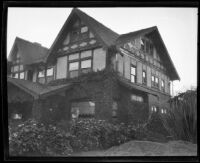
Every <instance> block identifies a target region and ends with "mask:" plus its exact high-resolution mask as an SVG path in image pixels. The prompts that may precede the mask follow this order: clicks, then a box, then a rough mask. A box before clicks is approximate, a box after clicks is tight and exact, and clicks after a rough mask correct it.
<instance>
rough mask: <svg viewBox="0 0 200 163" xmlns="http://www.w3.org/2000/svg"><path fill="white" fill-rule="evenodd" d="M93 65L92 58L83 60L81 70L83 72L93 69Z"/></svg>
mask: <svg viewBox="0 0 200 163" xmlns="http://www.w3.org/2000/svg"><path fill="white" fill-rule="evenodd" d="M91 67H92V60H91V59H88V60H83V61H81V72H82V73H87V72H89V71H90V70H91Z"/></svg>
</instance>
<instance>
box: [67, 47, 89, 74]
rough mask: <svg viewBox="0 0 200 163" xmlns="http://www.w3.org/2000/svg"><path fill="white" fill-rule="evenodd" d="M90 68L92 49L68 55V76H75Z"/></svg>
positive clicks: (86, 71)
mask: <svg viewBox="0 0 200 163" xmlns="http://www.w3.org/2000/svg"><path fill="white" fill-rule="evenodd" d="M91 70H92V51H91V50H87V51H82V52H81V53H76V54H71V55H69V77H70V78H73V77H77V76H78V75H79V74H81V73H88V72H90V71H91Z"/></svg>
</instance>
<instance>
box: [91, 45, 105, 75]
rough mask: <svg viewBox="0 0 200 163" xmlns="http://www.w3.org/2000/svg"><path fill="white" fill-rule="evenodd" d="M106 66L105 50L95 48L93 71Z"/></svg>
mask: <svg viewBox="0 0 200 163" xmlns="http://www.w3.org/2000/svg"><path fill="white" fill-rule="evenodd" d="M105 67H106V51H105V50H103V49H102V48H99V49H95V50H94V53H93V71H98V70H103V69H104V68H105Z"/></svg>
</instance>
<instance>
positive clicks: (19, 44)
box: [8, 37, 48, 64]
mask: <svg viewBox="0 0 200 163" xmlns="http://www.w3.org/2000/svg"><path fill="white" fill-rule="evenodd" d="M16 48H17V49H18V50H19V53H20V56H21V61H22V63H23V64H33V63H39V62H44V58H45V57H46V55H47V52H48V48H46V47H43V46H41V45H40V44H39V43H32V42H30V41H27V40H24V39H22V38H19V37H16V39H15V41H14V44H13V47H12V49H11V51H10V54H9V57H8V61H12V58H13V55H14V52H15V49H16Z"/></svg>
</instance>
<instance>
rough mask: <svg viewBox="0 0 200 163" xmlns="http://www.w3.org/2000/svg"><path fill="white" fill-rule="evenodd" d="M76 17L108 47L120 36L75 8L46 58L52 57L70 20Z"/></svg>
mask: <svg viewBox="0 0 200 163" xmlns="http://www.w3.org/2000/svg"><path fill="white" fill-rule="evenodd" d="M74 15H76V16H78V17H79V18H80V19H81V20H82V21H83V22H84V23H85V24H86V25H87V26H88V27H89V29H90V30H91V31H92V32H93V34H94V35H95V36H96V37H97V38H98V39H99V40H100V41H101V42H102V44H103V45H104V46H106V47H108V46H111V45H114V44H115V41H116V39H117V38H118V36H119V34H117V33H116V32H114V31H112V30H111V29H109V28H108V27H106V26H104V25H103V24H102V23H100V22H98V21H97V20H95V19H94V18H92V17H91V16H89V15H87V14H86V13H84V12H82V11H81V10H79V9H77V8H74V9H73V10H72V12H71V13H70V15H69V17H68V19H67V20H66V21H65V23H64V25H63V27H62V28H61V30H60V32H59V33H58V35H57V37H56V39H55V41H54V42H53V44H52V46H51V47H50V50H49V53H48V55H47V57H46V60H47V59H48V57H49V55H51V53H52V51H53V49H54V47H55V46H56V45H57V43H58V40H59V38H60V37H61V36H62V34H63V32H64V30H65V29H66V27H67V26H68V25H69V24H70V23H69V22H70V20H71V19H72V17H73V16H74Z"/></svg>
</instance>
